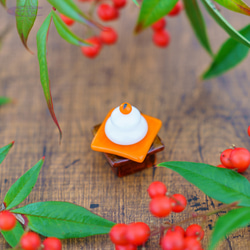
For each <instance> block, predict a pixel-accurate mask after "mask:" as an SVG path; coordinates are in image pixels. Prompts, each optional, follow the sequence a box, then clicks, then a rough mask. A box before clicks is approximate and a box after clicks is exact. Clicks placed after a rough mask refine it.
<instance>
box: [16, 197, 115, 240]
mask: <svg viewBox="0 0 250 250" xmlns="http://www.w3.org/2000/svg"><path fill="white" fill-rule="evenodd" d="M12 212H14V213H19V214H24V215H25V216H26V217H27V219H28V226H29V228H30V229H31V230H33V231H35V232H38V233H39V234H42V235H44V236H47V237H49V236H53V237H57V238H59V239H68V238H79V237H87V236H91V235H97V234H107V233H109V231H110V229H111V228H112V226H114V225H115V223H114V222H112V221H109V220H106V219H104V218H102V217H100V216H98V215H95V214H93V213H91V212H90V211H88V210H87V209H85V208H83V207H80V206H77V205H75V204H72V203H68V202H60V201H47V202H38V203H32V204H28V205H27V206H25V207H21V208H18V209H15V210H13V211H12Z"/></svg>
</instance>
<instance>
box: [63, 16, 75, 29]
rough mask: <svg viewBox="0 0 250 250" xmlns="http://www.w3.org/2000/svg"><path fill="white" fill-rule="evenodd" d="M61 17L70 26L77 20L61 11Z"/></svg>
mask: <svg viewBox="0 0 250 250" xmlns="http://www.w3.org/2000/svg"><path fill="white" fill-rule="evenodd" d="M60 17H61V19H62V20H63V21H64V23H65V24H67V25H68V26H71V25H72V24H73V23H74V22H75V21H74V20H72V19H71V18H69V17H67V16H65V15H63V14H61V13H60Z"/></svg>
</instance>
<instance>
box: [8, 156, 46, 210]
mask: <svg viewBox="0 0 250 250" xmlns="http://www.w3.org/2000/svg"><path fill="white" fill-rule="evenodd" d="M43 162H44V159H43V158H42V159H41V160H40V161H39V162H38V163H37V164H36V165H35V166H33V167H32V168H31V169H30V170H28V171H27V172H26V173H25V174H24V175H23V176H21V177H20V178H19V179H18V180H17V181H16V182H15V183H14V184H13V185H12V186H11V187H10V189H9V191H8V192H7V194H6V195H5V198H4V202H5V204H6V209H8V210H9V209H11V208H13V207H15V206H17V205H18V204H20V203H21V202H22V201H23V200H24V199H25V198H26V197H27V196H28V195H29V194H30V192H31V191H32V189H33V187H34V186H35V184H36V181H37V178H38V175H39V173H40V170H41V168H42V165H43Z"/></svg>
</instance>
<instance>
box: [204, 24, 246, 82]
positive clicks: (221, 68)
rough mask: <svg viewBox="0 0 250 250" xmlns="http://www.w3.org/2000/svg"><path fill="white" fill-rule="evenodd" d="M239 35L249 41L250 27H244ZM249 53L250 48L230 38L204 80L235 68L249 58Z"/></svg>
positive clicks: (215, 58)
mask: <svg viewBox="0 0 250 250" xmlns="http://www.w3.org/2000/svg"><path fill="white" fill-rule="evenodd" d="M239 33H240V34H241V35H243V36H244V37H246V38H247V39H250V25H248V26H246V27H244V28H243V29H242V30H240V31H239ZM248 51H249V47H246V46H245V45H243V44H242V43H239V42H237V41H235V40H234V39H233V38H229V39H228V40H227V41H226V42H225V43H223V45H222V46H221V48H220V50H219V52H218V53H217V55H216V56H215V57H214V60H213V62H212V63H211V65H210V66H209V68H208V70H207V71H206V72H205V73H204V74H203V76H202V78H203V79H208V78H211V77H214V76H218V75H220V74H222V73H224V72H225V71H227V70H229V69H231V68H233V67H235V66H236V65H237V64H239V63H240V62H241V61H243V59H244V58H245V57H247V54H248Z"/></svg>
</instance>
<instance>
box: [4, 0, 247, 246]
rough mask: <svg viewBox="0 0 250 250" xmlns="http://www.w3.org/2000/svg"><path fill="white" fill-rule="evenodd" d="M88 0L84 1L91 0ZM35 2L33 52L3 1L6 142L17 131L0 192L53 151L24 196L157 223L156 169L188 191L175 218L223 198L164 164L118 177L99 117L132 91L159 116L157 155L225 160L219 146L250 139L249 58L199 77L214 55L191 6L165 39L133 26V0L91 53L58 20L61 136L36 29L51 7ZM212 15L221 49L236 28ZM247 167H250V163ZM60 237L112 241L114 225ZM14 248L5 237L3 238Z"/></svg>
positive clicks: (55, 46)
mask: <svg viewBox="0 0 250 250" xmlns="http://www.w3.org/2000/svg"><path fill="white" fill-rule="evenodd" d="M7 5H8V7H12V6H15V1H12V0H10V1H7ZM87 5H88V3H82V4H81V3H79V6H82V8H83V9H84V8H87ZM39 6H40V8H39V13H38V17H37V20H36V23H35V25H34V27H33V29H32V31H31V33H30V36H29V40H28V45H29V48H30V49H31V50H32V51H33V52H34V53H35V54H34V55H31V54H30V53H29V52H28V51H27V50H26V49H25V48H24V47H23V45H22V43H21V41H20V39H19V36H18V34H17V31H16V29H15V16H14V15H13V14H9V13H7V12H6V11H5V10H4V8H2V7H1V8H0V22H1V25H0V32H1V31H3V30H4V29H5V28H6V27H9V28H8V29H9V32H8V34H7V35H6V36H5V37H4V39H3V41H2V47H1V50H0V95H1V96H8V97H10V98H12V99H14V100H15V103H12V104H8V105H5V106H2V107H0V144H1V145H0V147H3V146H4V145H7V144H8V143H10V142H11V141H13V140H15V145H14V147H13V148H12V149H11V151H10V153H9V155H8V156H7V158H6V159H5V160H4V162H3V163H2V164H1V167H0V197H1V199H2V200H3V198H4V196H5V193H6V192H7V190H8V189H9V187H10V186H11V185H12V184H13V183H14V182H15V181H16V179H17V178H19V177H20V176H21V175H22V174H23V173H24V172H25V171H27V170H28V169H29V168H30V167H31V166H33V165H34V164H35V163H36V162H37V161H38V160H39V159H40V158H41V157H42V156H43V155H45V157H46V158H45V163H44V166H43V168H42V170H41V173H40V176H39V178H38V182H37V184H36V186H35V188H34V189H33V191H32V192H31V194H30V195H29V198H27V199H26V200H25V201H24V202H23V204H28V203H32V202H39V201H49V200H58V201H68V202H72V203H75V204H78V205H81V206H84V207H85V208H87V209H89V210H90V211H91V212H93V213H96V214H98V215H100V216H102V217H104V218H106V219H109V220H112V221H114V222H117V223H121V222H123V223H130V222H134V221H143V222H145V223H147V224H149V226H151V227H153V226H159V225H160V223H161V222H162V221H163V220H160V219H156V218H154V217H153V216H152V215H150V213H149V211H148V204H149V201H150V198H149V197H148V195H147V191H146V190H147V187H148V186H149V184H150V183H151V182H152V181H154V180H159V181H162V182H164V183H165V184H166V185H167V186H168V190H169V192H170V193H182V194H184V195H185V196H186V197H187V199H188V207H187V208H186V210H185V211H184V212H183V213H181V214H171V215H170V216H169V220H170V222H174V221H180V220H183V219H184V218H187V217H189V216H190V215H191V213H192V212H194V211H195V212H197V213H202V212H204V211H208V210H210V209H211V210H213V209H214V208H216V206H217V205H218V202H216V201H214V200H212V199H210V198H209V197H207V196H206V195H204V194H203V193H202V192H201V191H199V190H198V189H197V188H196V187H194V186H193V185H191V184H190V183H189V182H187V181H186V180H184V179H183V178H182V177H181V176H180V175H178V174H177V173H175V172H173V171H171V170H168V169H163V168H160V169H155V170H154V169H153V168H150V169H147V170H144V171H142V172H138V173H136V174H134V175H130V176H127V177H124V178H118V177H116V176H115V175H114V174H113V172H112V171H111V169H110V167H109V165H108V163H107V162H106V160H105V158H104V157H103V155H102V154H101V153H98V152H94V151H92V150H91V148H90V144H91V141H92V134H91V128H92V126H94V125H96V124H98V123H101V122H102V120H103V119H104V118H105V116H106V114H107V113H108V111H109V110H110V109H111V108H114V107H116V106H119V105H120V104H121V103H123V102H125V101H126V102H129V103H131V104H132V105H134V106H136V107H137V108H138V109H139V110H140V111H141V112H143V113H145V114H147V115H150V116H154V117H156V118H159V119H161V120H162V122H163V126H162V128H161V130H160V132H159V135H160V137H161V138H162V140H163V142H164V144H165V150H164V151H162V152H160V153H159V154H158V155H157V162H158V163H160V162H164V161H171V160H175V161H192V162H204V163H208V164H211V165H218V164H219V163H220V162H219V156H220V152H222V151H223V150H224V149H226V148H227V147H229V146H230V145H231V144H232V143H234V144H235V145H237V146H240V147H246V148H248V149H250V139H249V137H248V135H247V127H248V125H250V109H249V104H250V101H249V95H250V88H249V77H250V72H249V58H247V59H246V60H245V61H244V62H243V63H241V64H240V65H239V66H238V67H237V68H235V69H233V70H231V71H230V72H229V73H226V74H224V75H223V76H220V77H218V78H216V79H212V80H208V81H201V80H200V75H201V74H202V73H203V72H204V70H205V69H206V68H207V67H208V66H209V64H210V62H211V59H210V57H209V55H208V54H207V53H206V52H205V50H203V48H201V46H200V45H199V43H198V41H197V39H196V37H195V35H194V33H193V31H192V29H191V27H190V24H189V22H188V19H187V18H186V15H185V12H184V11H183V12H182V13H181V14H180V15H179V16H177V17H175V18H170V17H169V18H167V29H168V31H169V32H170V34H171V43H170V45H169V46H168V48H166V49H160V48H158V47H156V46H155V45H154V44H153V42H152V35H153V32H152V30H151V28H149V29H147V30H145V31H144V32H142V33H141V34H139V35H134V33H133V29H134V27H135V23H136V20H137V16H138V13H139V9H138V7H136V6H135V5H134V4H133V2H132V1H129V2H128V4H127V6H126V7H125V8H124V9H122V10H121V15H120V18H119V19H118V20H117V21H115V22H110V23H108V25H109V26H112V27H114V28H115V29H116V30H117V32H118V35H119V38H118V42H117V43H116V44H115V45H113V46H105V47H104V48H103V49H102V51H101V53H100V55H99V56H98V57H96V58H95V59H88V58H86V57H84V56H83V55H82V53H81V50H80V48H79V47H76V46H73V45H70V44H68V43H66V42H65V41H64V40H62V39H61V37H60V36H59V35H58V34H57V32H56V29H55V27H54V25H53V24H52V25H51V29H50V32H49V39H48V43H47V50H48V57H47V60H48V66H49V74H50V80H51V92H52V97H53V102H54V109H55V113H56V116H57V118H58V121H59V123H60V126H61V129H62V132H63V139H62V142H61V144H59V133H58V130H57V127H56V126H55V125H54V123H53V121H52V119H51V116H50V114H49V111H48V109H47V104H46V101H45V98H44V95H43V90H42V87H41V84H40V76H39V65H38V60H37V55H36V54H37V49H36V33H37V30H38V29H39V27H40V25H41V24H42V22H43V20H44V19H45V17H46V16H47V15H48V13H49V11H50V8H51V7H50V5H49V4H48V3H47V2H46V1H45V0H42V1H39ZM202 10H203V11H204V9H203V8H202ZM204 13H205V12H204ZM222 14H223V15H224V16H225V17H226V18H227V19H228V20H229V22H230V23H231V24H232V25H233V26H234V27H235V28H236V29H240V28H242V27H243V26H245V25H246V24H247V23H248V22H249V19H248V17H245V16H243V15H240V14H237V13H233V12H229V11H228V10H225V9H222ZM205 18H206V22H207V27H208V33H209V36H210V39H211V43H212V47H213V50H214V51H215V52H216V51H217V50H218V48H219V47H220V45H221V44H222V42H223V41H224V40H225V39H226V38H227V37H228V35H227V34H226V33H225V32H224V31H223V30H222V29H221V28H220V27H219V26H218V25H217V24H216V23H215V22H214V21H213V20H212V19H211V18H210V17H209V16H208V15H207V14H205ZM72 29H73V30H74V31H75V32H76V33H77V34H78V35H79V36H81V37H83V38H85V35H86V29H84V27H83V26H81V25H78V24H76V25H74V26H73V28H72ZM96 32H97V33H98V32H99V31H98V30H96ZM244 176H245V177H247V178H248V179H250V170H249V169H248V170H247V171H246V173H245V174H244ZM93 204H96V205H93ZM93 207H94V208H93ZM217 218H218V215H214V216H211V217H210V219H209V221H208V223H207V224H206V225H205V226H204V229H205V239H204V240H203V246H204V248H206V246H207V244H208V239H209V237H210V235H211V228H212V226H213V224H214V221H215V220H216V219H217ZM198 222H200V221H198ZM249 237H250V228H249V227H248V228H245V229H243V230H240V231H237V232H236V233H234V234H232V235H231V236H229V237H228V238H227V239H226V240H225V241H223V242H222V243H221V244H220V246H219V248H218V249H223V250H224V249H225V250H227V249H235V250H236V249H249ZM63 247H64V249H107V250H108V249H114V246H113V244H112V243H111V242H110V240H109V237H108V236H107V235H104V236H95V237H88V238H82V239H71V240H64V241H63ZM7 248H8V245H7V243H5V241H4V239H3V238H2V237H1V238H0V249H7ZM146 249H159V237H158V236H155V237H152V238H151V239H150V240H149V241H148V242H147V244H146Z"/></svg>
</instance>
